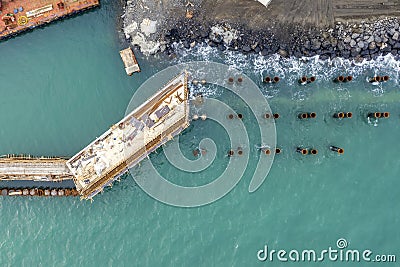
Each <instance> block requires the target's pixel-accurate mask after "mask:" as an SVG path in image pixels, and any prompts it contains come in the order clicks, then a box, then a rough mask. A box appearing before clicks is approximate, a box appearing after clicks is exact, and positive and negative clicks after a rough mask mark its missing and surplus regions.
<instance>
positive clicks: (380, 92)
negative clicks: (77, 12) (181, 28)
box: [0, 1, 400, 266]
mask: <svg viewBox="0 0 400 267" xmlns="http://www.w3.org/2000/svg"><path fill="white" fill-rule="evenodd" d="M120 15H121V10H120V9H119V7H118V5H117V4H115V3H113V2H112V1H102V7H101V8H100V9H96V10H94V11H92V12H88V13H86V14H83V15H81V16H78V17H75V18H71V19H68V20H65V21H62V22H57V23H54V24H52V25H50V26H48V27H45V28H42V29H37V30H35V31H33V32H30V33H27V34H24V35H21V36H19V37H17V38H14V39H11V40H8V41H6V42H1V43H0V54H1V67H0V80H1V86H0V90H1V97H0V103H1V109H2V113H1V114H2V116H0V123H1V125H2V127H1V129H0V154H7V153H17V154H19V153H27V154H33V155H49V156H50V155H62V156H71V155H73V154H74V153H75V152H76V151H78V150H80V149H81V148H82V147H84V146H86V145H87V144H88V143H89V142H90V141H92V140H93V139H94V138H95V137H96V136H99V135H100V134H101V133H102V132H104V131H105V130H106V129H107V128H108V127H109V126H110V125H112V124H113V123H115V122H116V121H118V120H119V119H120V118H121V117H122V116H123V115H124V112H125V108H126V106H127V105H128V103H129V101H130V98H131V96H132V95H133V93H134V92H135V90H136V89H137V88H138V87H139V86H140V84H141V83H143V82H144V81H145V80H146V79H147V78H149V77H150V76H151V75H152V74H154V73H156V72H157V71H158V70H161V69H162V68H163V67H165V66H167V65H169V64H175V63H178V62H182V61H187V60H193V59H198V60H204V59H210V60H215V61H220V62H226V63H228V64H231V65H234V66H236V67H238V68H240V69H242V70H243V71H244V72H245V73H246V74H248V75H249V76H251V77H252V78H253V79H254V80H255V81H256V82H257V83H258V84H259V85H260V88H261V90H262V92H263V94H264V95H265V96H266V97H268V99H269V103H270V105H271V108H272V110H273V111H274V112H279V113H280V115H281V118H280V119H279V120H278V121H277V123H276V124H277V126H276V127H277V137H278V146H279V147H281V148H282V149H283V153H282V154H281V155H277V156H276V159H275V162H274V164H273V167H272V170H271V172H270V174H269V175H268V177H267V179H266V181H265V182H264V184H263V185H262V186H261V187H260V189H259V190H258V191H256V192H255V193H252V194H249V193H248V192H247V188H248V185H249V183H250V179H251V170H252V169H254V166H255V163H256V160H257V158H258V153H257V151H256V149H255V148H252V150H251V153H252V154H251V155H250V159H251V161H250V164H249V168H248V169H249V170H248V171H247V172H246V174H245V176H244V177H243V178H242V179H241V181H240V182H239V184H238V185H237V186H236V188H235V189H234V190H232V191H231V192H230V193H229V194H228V195H226V196H225V197H224V198H222V199H221V200H219V201H217V202H215V203H213V204H210V205H207V206H204V207H199V208H190V209H186V208H176V207H171V206H168V205H165V204H162V203H159V202H157V201H155V200H154V199H152V198H151V197H149V196H148V195H147V194H146V193H144V192H143V191H142V190H141V189H140V188H139V187H138V186H136V185H135V183H134V181H133V179H132V178H131V177H129V176H128V177H126V178H124V179H123V180H122V181H121V182H120V183H116V184H115V185H114V186H113V187H112V188H111V189H108V190H106V193H104V194H102V195H99V196H97V197H96V198H95V201H94V202H93V203H90V202H84V201H80V200H79V199H74V198H54V199H44V198H42V199H37V198H1V199H0V207H1V216H0V223H1V224H0V225H1V226H2V227H1V228H0V236H1V239H0V240H1V242H0V262H1V263H2V264H3V265H7V266H8V265H10V266H11V265H12V266H20V265H22V266H36V265H63V266H64V265H72V266H77V265H82V266H96V265H97V266H103V265H114V266H190V265H191V266H369V265H377V266H379V265H381V264H379V263H346V262H340V261H337V262H331V261H328V260H327V259H326V260H325V261H324V262H322V263H306V262H296V263H293V262H291V263H288V262H286V263H285V262H279V261H277V260H276V258H275V259H274V261H273V262H270V261H266V262H260V261H258V259H257V252H258V250H260V249H263V248H264V245H266V244H267V245H268V247H269V248H270V249H275V250H279V249H285V250H287V251H290V250H291V249H297V250H300V251H301V250H304V249H315V250H317V251H320V250H323V249H328V247H332V248H336V241H337V240H338V239H339V238H345V239H346V240H347V242H348V244H349V246H348V248H350V249H359V250H364V249H370V250H372V251H373V252H374V254H395V255H396V256H397V258H398V257H400V253H399V250H398V248H399V246H400V235H399V230H398V225H399V223H400V214H399V212H398V203H399V195H400V181H399V172H400V165H399V159H398V151H399V147H398V140H399V136H400V135H399V134H400V105H399V98H400V95H399V84H398V79H399V65H398V63H397V62H395V61H393V60H390V59H382V60H381V61H379V62H374V63H369V64H364V65H359V66H357V65H354V64H351V63H347V62H333V63H319V62H318V61H314V60H313V61H311V62H307V63H303V62H300V61H298V60H281V59H278V58H275V57H271V58H269V59H262V58H258V57H251V56H248V57H246V56H240V55H237V54H233V53H226V54H225V55H220V54H218V53H216V52H215V51H210V50H209V49H206V48H197V49H195V50H193V51H190V52H187V51H181V52H180V53H179V56H178V58H177V59H175V60H173V61H171V62H170V61H167V59H166V58H163V57H155V58H154V57H151V58H145V57H143V56H139V61H140V62H139V63H140V65H141V68H142V72H141V73H140V74H135V75H134V76H132V77H129V76H126V74H125V72H124V70H123V65H122V62H121V60H120V58H119V54H118V51H119V50H120V49H121V48H124V46H125V45H126V44H122V43H121V40H120V39H119V34H118V32H117V28H118V25H117V22H116V21H117V18H118V17H119V16H120ZM160 61H163V63H160ZM341 73H345V74H352V75H353V76H354V80H355V81H354V82H352V83H348V84H344V85H337V84H334V83H332V82H331V78H332V77H335V76H337V75H338V74H341ZM375 73H377V74H386V73H389V74H390V75H391V77H392V79H391V81H390V82H388V83H386V84H383V86H382V87H381V88H380V87H374V86H371V85H370V84H369V83H367V82H366V81H365V78H366V77H367V76H372V75H373V74H375ZM266 74H270V75H276V74H277V75H279V76H281V78H282V81H281V82H280V83H279V84H278V85H277V86H275V87H270V86H266V85H263V84H262V83H261V82H260V80H261V77H262V75H266ZM304 74H307V75H311V74H314V75H317V76H318V80H317V82H316V83H315V84H313V85H311V86H308V87H300V86H299V85H297V83H296V80H297V79H298V77H300V76H302V75H304ZM324 77H325V78H324ZM160 85H161V84H160ZM195 90H202V92H203V94H204V95H209V96H212V97H215V98H218V99H225V101H227V102H229V103H230V104H231V105H232V107H233V108H234V109H235V110H237V111H238V112H241V113H243V114H244V115H245V120H244V122H245V124H246V126H247V127H248V132H250V139H251V141H252V142H253V143H254V144H257V133H256V125H255V124H254V122H252V120H251V115H250V112H249V110H248V109H247V108H246V107H245V106H244V105H243V104H241V103H240V101H237V100H235V99H233V97H232V96H231V95H229V94H227V93H226V92H224V91H223V90H222V89H220V88H207V87H205V88H202V89H199V88H197V89H195ZM227 99H229V100H227ZM377 109H379V110H380V111H389V112H391V118H390V119H389V120H383V121H380V122H379V124H378V125H377V126H376V127H375V126H373V125H369V124H368V123H367V122H366V120H365V119H364V118H365V116H364V115H365V113H366V112H368V111H375V110H377ZM338 110H350V111H352V112H353V114H354V118H353V119H351V120H347V121H341V122H337V121H335V120H333V119H331V118H330V115H331V114H332V113H333V112H335V111H338ZM303 111H315V112H317V114H318V117H317V119H316V120H315V121H307V122H302V121H299V120H297V119H296V114H297V113H298V112H303ZM253 130H254V131H253ZM203 137H210V138H213V139H214V140H215V141H216V143H217V144H218V147H220V148H221V150H222V152H221V150H220V151H219V153H220V154H218V155H219V157H218V158H217V160H216V161H215V163H214V164H213V166H211V168H214V169H211V170H207V171H205V172H204V173H201V174H199V175H198V176H195V175H188V174H185V173H182V172H179V171H177V170H175V169H174V168H173V167H172V166H169V165H168V163H166V162H165V160H164V157H163V155H162V150H158V153H157V154H154V155H152V156H151V159H152V161H153V162H154V163H155V165H156V166H157V167H158V168H159V169H160V170H161V171H162V172H163V173H164V174H165V176H166V177H169V178H170V179H171V180H173V181H174V182H177V183H178V182H179V183H182V184H185V185H197V184H203V183H206V182H209V181H210V180H212V174H213V173H214V172H216V173H217V172H218V171H220V170H221V168H222V167H221V166H224V164H226V162H227V158H226V157H225V156H224V153H225V151H227V149H228V148H229V147H228V142H227V140H226V136H225V133H224V131H223V129H221V128H218V126H217V125H215V123H213V122H211V121H205V122H203V121H197V122H194V123H193V124H192V125H191V126H190V127H189V129H188V130H186V131H185V132H184V133H183V134H182V136H181V138H180V139H181V145H182V150H183V152H184V154H186V155H187V156H188V157H189V158H190V157H191V151H192V149H193V148H195V147H196V146H197V145H198V142H199V141H200V140H201V138H203ZM330 144H334V145H338V146H342V147H344V148H345V154H344V155H343V156H340V157H339V156H337V155H334V154H332V153H330V152H329V151H328V150H327V146H329V145H330ZM298 145H304V146H315V147H316V148H318V150H319V152H320V153H319V154H318V155H317V156H315V157H312V156H310V157H301V156H299V155H297V154H296V153H294V152H293V150H294V148H295V147H296V146H298ZM136 171H137V172H136V173H135V174H134V175H140V174H141V173H146V170H144V169H141V168H140V167H139V168H137V169H136ZM399 260H400V259H397V261H399ZM382 265H385V266H398V263H386V264H382Z"/></svg>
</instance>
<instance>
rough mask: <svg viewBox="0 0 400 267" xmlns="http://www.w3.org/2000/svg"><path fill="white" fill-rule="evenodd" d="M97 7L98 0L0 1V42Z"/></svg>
mask: <svg viewBox="0 0 400 267" xmlns="http://www.w3.org/2000/svg"><path fill="white" fill-rule="evenodd" d="M99 5H100V2H99V0H83V1H82V0H57V1H54V0H0V18H1V19H0V40H2V39H5V38H9V37H12V36H15V35H17V34H20V33H22V32H24V31H27V30H31V29H34V28H36V27H38V26H42V25H45V24H48V23H50V22H52V21H55V20H59V19H62V18H65V17H68V16H71V15H75V14H77V13H79V12H82V11H85V10H88V9H91V8H94V7H97V6H99Z"/></svg>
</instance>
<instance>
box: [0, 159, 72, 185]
mask: <svg viewBox="0 0 400 267" xmlns="http://www.w3.org/2000/svg"><path fill="white" fill-rule="evenodd" d="M66 162H67V160H66V159H62V158H27V157H6V158H0V180H14V181H15V180H26V181H42V182H43V181H46V182H55V181H63V180H71V179H73V175H72V173H71V171H70V170H69V169H68V168H67V165H66Z"/></svg>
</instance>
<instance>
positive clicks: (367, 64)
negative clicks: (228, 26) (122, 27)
mask: <svg viewBox="0 0 400 267" xmlns="http://www.w3.org/2000/svg"><path fill="white" fill-rule="evenodd" d="M174 48H175V50H176V53H177V55H178V56H177V59H176V61H177V63H178V62H185V61H190V60H205V61H217V62H221V63H225V64H228V65H231V66H233V67H235V68H238V69H240V70H242V71H243V72H244V73H246V74H248V75H250V76H251V77H252V78H253V79H254V80H255V81H256V82H257V83H258V84H260V85H261V84H262V80H263V78H264V77H265V76H267V75H268V76H272V77H273V76H279V77H280V78H281V79H282V80H285V83H286V84H287V85H288V86H293V85H297V82H298V78H299V77H301V76H303V75H306V76H317V81H331V80H332V79H334V78H335V77H337V76H339V75H346V76H347V75H351V76H353V77H354V79H357V78H358V77H366V79H368V78H369V77H373V76H375V75H380V76H382V75H389V76H390V77H391V80H390V82H391V83H394V85H395V86H397V85H398V80H399V75H400V61H398V60H396V59H395V58H394V57H393V56H392V55H391V54H389V55H386V56H379V57H377V58H376V59H374V60H370V61H366V60H364V61H361V62H359V61H356V60H350V59H343V58H335V59H332V60H330V59H328V60H320V59H319V56H314V57H303V58H282V57H280V56H279V55H277V54H274V55H269V56H261V55H259V54H247V55H245V54H243V53H241V52H238V51H230V50H226V51H224V52H221V51H219V50H218V49H217V48H212V47H209V46H201V45H198V46H196V47H194V48H191V49H185V48H183V46H182V45H181V44H180V43H176V44H174ZM363 79H364V78H363ZM366 84H367V83H366ZM366 87H367V86H366ZM367 88H368V90H369V91H370V92H371V93H372V94H373V95H375V96H380V95H383V94H384V93H385V90H384V89H383V86H382V83H380V84H378V85H377V86H373V87H372V88H371V87H370V86H368V87H367ZM277 92H278V91H276V90H275V91H274V89H273V88H271V90H270V91H268V92H266V97H269V98H270V97H274V96H275V95H276V94H277ZM343 93H344V94H346V92H343ZM306 97H307V95H306V94H305V92H304V91H298V92H295V93H294V95H293V98H294V99H296V100H303V99H306ZM348 97H349V96H348V95H347V97H346V98H348Z"/></svg>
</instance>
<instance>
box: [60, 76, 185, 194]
mask: <svg viewBox="0 0 400 267" xmlns="http://www.w3.org/2000/svg"><path fill="white" fill-rule="evenodd" d="M188 126H189V102H188V88H187V73H182V74H180V75H178V76H177V77H175V78H174V79H173V80H171V81H170V82H168V83H167V84H166V85H165V86H164V87H163V88H162V89H161V90H159V91H158V92H157V93H156V94H154V95H153V96H152V97H151V98H150V99H148V100H147V101H146V102H145V103H143V104H142V105H141V106H139V107H138V108H137V109H135V110H134V111H132V112H131V113H130V114H128V115H127V116H126V117H124V118H123V119H122V120H121V121H119V122H118V123H117V124H115V125H113V126H112V127H111V128H110V129H109V130H108V131H106V132H105V133H104V134H102V135H101V136H100V137H99V138H97V139H96V140H94V141H93V142H92V143H90V144H89V145H88V146H87V147H85V148H84V149H83V150H81V151H80V152H78V153H77V154H76V155H75V156H73V157H72V158H71V159H69V160H68V161H67V163H66V164H67V166H68V168H69V169H70V171H71V173H72V174H73V176H74V183H75V185H76V189H77V190H78V192H79V193H80V195H81V198H83V199H92V198H93V197H94V196H95V195H96V194H98V193H99V192H102V191H103V189H104V187H106V186H108V185H111V184H112V182H113V181H114V180H116V179H117V178H118V177H119V176H121V175H122V174H124V173H125V172H127V171H128V169H129V168H131V167H133V166H135V165H136V164H138V163H139V162H140V161H141V160H142V159H144V158H146V157H147V156H148V155H149V154H150V153H151V152H153V151H154V150H155V149H157V148H158V147H160V146H161V145H162V144H164V143H166V142H167V141H168V140H171V139H172V138H173V137H174V136H176V135H178V134H179V133H181V132H182V131H183V130H184V129H185V128H187V127H188Z"/></svg>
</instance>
